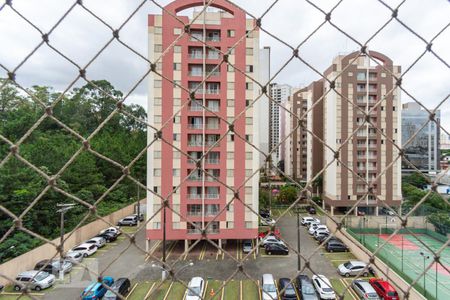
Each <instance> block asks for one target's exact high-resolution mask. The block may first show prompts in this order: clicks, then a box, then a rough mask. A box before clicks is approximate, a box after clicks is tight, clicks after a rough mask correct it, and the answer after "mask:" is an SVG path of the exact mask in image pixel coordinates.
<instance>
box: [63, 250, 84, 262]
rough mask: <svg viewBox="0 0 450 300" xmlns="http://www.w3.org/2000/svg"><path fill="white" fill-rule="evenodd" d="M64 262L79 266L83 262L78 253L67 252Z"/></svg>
mask: <svg viewBox="0 0 450 300" xmlns="http://www.w3.org/2000/svg"><path fill="white" fill-rule="evenodd" d="M65 260H66V261H69V262H71V263H72V264H79V263H80V262H82V261H83V254H81V253H80V252H68V253H67V254H66V257H65Z"/></svg>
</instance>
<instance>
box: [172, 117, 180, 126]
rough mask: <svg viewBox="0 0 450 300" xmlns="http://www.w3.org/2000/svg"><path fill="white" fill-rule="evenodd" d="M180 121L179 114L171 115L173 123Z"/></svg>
mask: <svg viewBox="0 0 450 300" xmlns="http://www.w3.org/2000/svg"><path fill="white" fill-rule="evenodd" d="M180 121H181V117H180V116H175V117H173V122H174V123H175V124H178V123H180Z"/></svg>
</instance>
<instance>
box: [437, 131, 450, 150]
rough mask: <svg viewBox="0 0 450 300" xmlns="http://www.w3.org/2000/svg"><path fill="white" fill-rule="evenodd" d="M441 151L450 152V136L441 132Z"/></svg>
mask: <svg viewBox="0 0 450 300" xmlns="http://www.w3.org/2000/svg"><path fill="white" fill-rule="evenodd" d="M439 142H440V144H441V150H450V135H449V134H447V133H445V132H444V131H443V130H442V131H441V137H440V141H439Z"/></svg>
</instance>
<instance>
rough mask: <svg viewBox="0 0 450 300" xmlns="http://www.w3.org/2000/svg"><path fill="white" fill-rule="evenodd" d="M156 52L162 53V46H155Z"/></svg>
mask: <svg viewBox="0 0 450 300" xmlns="http://www.w3.org/2000/svg"><path fill="white" fill-rule="evenodd" d="M155 52H162V45H160V44H155Z"/></svg>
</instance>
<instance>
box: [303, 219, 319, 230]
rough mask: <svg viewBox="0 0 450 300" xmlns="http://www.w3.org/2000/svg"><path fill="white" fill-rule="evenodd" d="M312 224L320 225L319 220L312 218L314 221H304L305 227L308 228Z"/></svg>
mask: <svg viewBox="0 0 450 300" xmlns="http://www.w3.org/2000/svg"><path fill="white" fill-rule="evenodd" d="M313 225H320V221H319V220H314V221H311V222H308V223H306V228H308V229H309V228H311V226H313Z"/></svg>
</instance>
